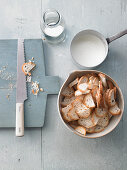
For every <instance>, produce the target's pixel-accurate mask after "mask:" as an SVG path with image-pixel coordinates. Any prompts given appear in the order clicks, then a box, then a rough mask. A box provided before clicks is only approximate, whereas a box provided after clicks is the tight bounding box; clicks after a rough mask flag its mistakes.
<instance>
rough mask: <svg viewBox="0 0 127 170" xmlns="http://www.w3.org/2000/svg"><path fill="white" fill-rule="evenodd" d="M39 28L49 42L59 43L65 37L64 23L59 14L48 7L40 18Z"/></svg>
mask: <svg viewBox="0 0 127 170" xmlns="http://www.w3.org/2000/svg"><path fill="white" fill-rule="evenodd" d="M41 30H42V32H43V35H44V37H45V39H46V40H47V41H48V42H50V43H59V42H61V41H63V40H64V38H65V23H64V20H63V18H62V17H61V15H60V14H59V13H58V12H57V11H56V10H54V9H48V10H47V11H46V12H45V13H44V14H43V18H42V20H41Z"/></svg>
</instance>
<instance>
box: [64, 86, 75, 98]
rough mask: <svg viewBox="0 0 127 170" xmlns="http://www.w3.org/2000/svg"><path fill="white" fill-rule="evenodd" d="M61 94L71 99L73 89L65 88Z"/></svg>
mask: <svg viewBox="0 0 127 170" xmlns="http://www.w3.org/2000/svg"><path fill="white" fill-rule="evenodd" d="M61 94H62V95H63V96H66V97H72V96H73V95H74V89H73V88H69V87H66V88H65V89H64V91H63V92H62V93H61Z"/></svg>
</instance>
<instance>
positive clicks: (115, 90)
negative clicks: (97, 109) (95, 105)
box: [113, 87, 117, 99]
mask: <svg viewBox="0 0 127 170" xmlns="http://www.w3.org/2000/svg"><path fill="white" fill-rule="evenodd" d="M113 89H114V98H115V99H116V95H117V94H116V92H117V89H116V87H114V88H113Z"/></svg>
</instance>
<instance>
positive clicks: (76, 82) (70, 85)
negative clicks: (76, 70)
mask: <svg viewBox="0 0 127 170" xmlns="http://www.w3.org/2000/svg"><path fill="white" fill-rule="evenodd" d="M78 81H79V78H76V79H75V80H74V81H72V82H71V83H70V84H69V87H70V88H71V87H73V86H74V85H76V84H78Z"/></svg>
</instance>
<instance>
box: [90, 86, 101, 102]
mask: <svg viewBox="0 0 127 170" xmlns="http://www.w3.org/2000/svg"><path fill="white" fill-rule="evenodd" d="M98 89H99V88H98V87H97V86H95V87H94V88H93V89H92V90H91V94H92V97H93V99H94V102H95V103H96V94H97V91H98Z"/></svg>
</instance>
